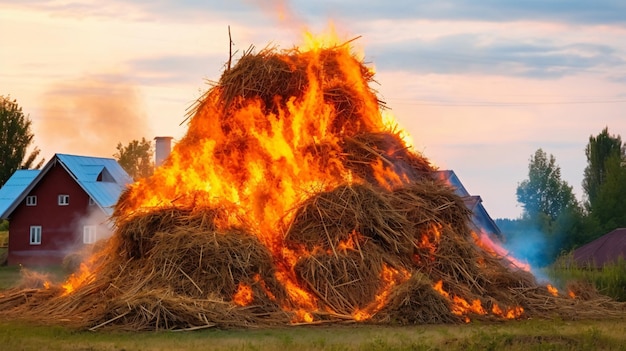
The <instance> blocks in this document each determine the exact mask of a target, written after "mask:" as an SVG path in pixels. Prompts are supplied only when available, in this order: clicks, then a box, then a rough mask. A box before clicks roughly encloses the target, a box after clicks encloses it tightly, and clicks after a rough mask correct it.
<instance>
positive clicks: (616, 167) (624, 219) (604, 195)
mask: <svg viewBox="0 0 626 351" xmlns="http://www.w3.org/2000/svg"><path fill="white" fill-rule="evenodd" d="M622 164H623V159H622V157H621V156H620V155H617V154H613V155H611V156H610V157H609V158H607V160H606V162H605V165H604V172H605V173H604V178H603V182H602V184H600V186H599V187H598V189H597V194H596V195H595V200H594V202H593V206H592V207H591V212H590V216H591V217H592V218H593V219H594V220H595V222H596V223H598V227H599V229H600V233H599V234H603V233H606V232H607V231H610V230H613V229H616V228H620V227H624V226H626V201H625V199H626V168H625V167H624V166H622Z"/></svg>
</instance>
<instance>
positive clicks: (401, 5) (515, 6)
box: [294, 0, 626, 25]
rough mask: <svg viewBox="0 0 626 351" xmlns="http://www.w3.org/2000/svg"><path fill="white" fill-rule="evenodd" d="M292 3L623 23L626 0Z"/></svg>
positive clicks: (320, 9)
mask: <svg viewBox="0 0 626 351" xmlns="http://www.w3.org/2000/svg"><path fill="white" fill-rule="evenodd" d="M294 3H295V4H296V6H295V7H297V8H300V9H302V11H303V12H306V13H309V14H312V16H324V15H325V14H334V15H336V16H339V17H340V18H342V19H359V20H361V21H366V20H372V19H383V18H388V19H396V20H398V19H403V18H413V19H429V20H470V21H493V22H505V21H528V20H532V21H557V22H567V23H578V24H607V23H612V24H618V25H626V20H625V19H624V13H626V3H624V2H623V1H619V0H603V1H585V0H573V1H571V0H570V1H543V0H527V1H509V0H482V1H472V0H456V1H451V0H445V1H443V0H431V1H414V0H399V1H391V2H390V1H367V2H364V1H357V0H345V1H341V2H338V1H332V0H320V1H315V2H310V1H306V0H298V1H294Z"/></svg>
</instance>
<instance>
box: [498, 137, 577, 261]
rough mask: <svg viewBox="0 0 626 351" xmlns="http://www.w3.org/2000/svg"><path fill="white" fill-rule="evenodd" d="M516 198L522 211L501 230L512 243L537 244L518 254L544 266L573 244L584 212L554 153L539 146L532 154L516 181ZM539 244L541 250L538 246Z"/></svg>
mask: <svg viewBox="0 0 626 351" xmlns="http://www.w3.org/2000/svg"><path fill="white" fill-rule="evenodd" d="M517 200H518V202H520V203H521V204H522V206H523V207H524V213H523V215H522V218H520V219H518V220H517V221H515V222H511V223H507V225H508V227H509V228H508V229H509V230H510V232H508V233H507V232H506V231H504V232H505V236H507V238H508V241H509V242H512V243H513V244H515V245H518V243H524V242H526V243H530V242H532V243H535V244H536V245H537V246H536V247H534V248H533V249H534V250H532V252H530V253H528V255H527V256H526V257H521V258H525V259H527V260H528V261H529V262H530V263H531V264H533V265H535V266H543V265H545V264H547V263H550V262H552V261H553V260H554V258H555V257H556V256H557V255H558V254H559V253H560V251H561V250H563V249H564V248H567V249H569V248H571V247H573V246H574V245H575V243H576V242H577V240H578V237H579V236H580V235H579V233H580V232H581V230H582V228H583V227H584V220H583V218H584V213H583V211H582V208H581V207H580V205H579V204H578V201H577V200H576V197H575V196H574V193H573V190H572V187H571V186H570V185H568V184H567V182H565V181H564V180H562V179H561V168H560V167H559V166H558V165H557V164H556V159H555V158H554V156H553V155H550V156H549V157H548V155H547V154H546V153H545V152H544V151H543V150H542V149H538V150H537V151H536V152H535V154H534V155H532V156H531V158H530V163H529V165H528V179H525V180H523V181H522V182H521V183H520V184H519V185H518V187H517ZM531 238H532V240H529V239H531ZM538 247H540V248H541V250H537V248H538ZM516 251H517V250H514V252H516ZM522 256H523V255H522Z"/></svg>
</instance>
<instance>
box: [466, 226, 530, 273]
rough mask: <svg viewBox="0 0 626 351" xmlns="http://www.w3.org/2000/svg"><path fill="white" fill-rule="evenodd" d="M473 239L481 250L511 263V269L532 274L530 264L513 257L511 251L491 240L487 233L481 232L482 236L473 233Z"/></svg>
mask: <svg viewBox="0 0 626 351" xmlns="http://www.w3.org/2000/svg"><path fill="white" fill-rule="evenodd" d="M472 237H473V238H474V242H475V243H476V245H478V246H479V247H480V248H482V249H483V250H485V251H486V252H488V253H489V254H491V255H492V256H494V257H499V258H503V259H506V260H507V261H508V262H509V264H510V266H511V268H516V269H521V270H524V271H526V272H530V265H529V264H528V263H524V262H521V261H520V260H518V259H517V258H515V257H513V256H512V255H511V254H510V253H509V251H507V250H506V249H505V248H503V247H502V246H500V245H499V244H497V243H495V242H494V241H493V240H491V238H490V237H489V235H488V234H487V233H485V232H483V231H481V232H480V234H476V233H475V232H472Z"/></svg>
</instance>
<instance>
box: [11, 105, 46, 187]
mask: <svg viewBox="0 0 626 351" xmlns="http://www.w3.org/2000/svg"><path fill="white" fill-rule="evenodd" d="M30 127H31V120H30V118H29V117H28V116H25V115H24V112H22V108H21V107H20V106H19V105H18V104H17V101H16V100H11V99H10V97H8V96H7V97H5V96H2V95H0V187H2V185H4V183H5V182H6V181H7V180H8V179H9V178H10V177H11V175H12V174H13V173H14V172H15V171H16V170H18V169H29V168H36V169H38V168H40V167H41V166H42V165H43V162H44V160H43V159H42V160H41V161H39V163H37V164H35V160H36V159H37V157H38V156H39V153H40V150H39V148H37V147H35V148H34V149H33V150H32V152H31V153H30V154H29V155H28V156H26V150H27V149H28V148H29V147H30V146H31V144H32V142H33V137H34V135H33V133H32V132H31V130H30Z"/></svg>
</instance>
